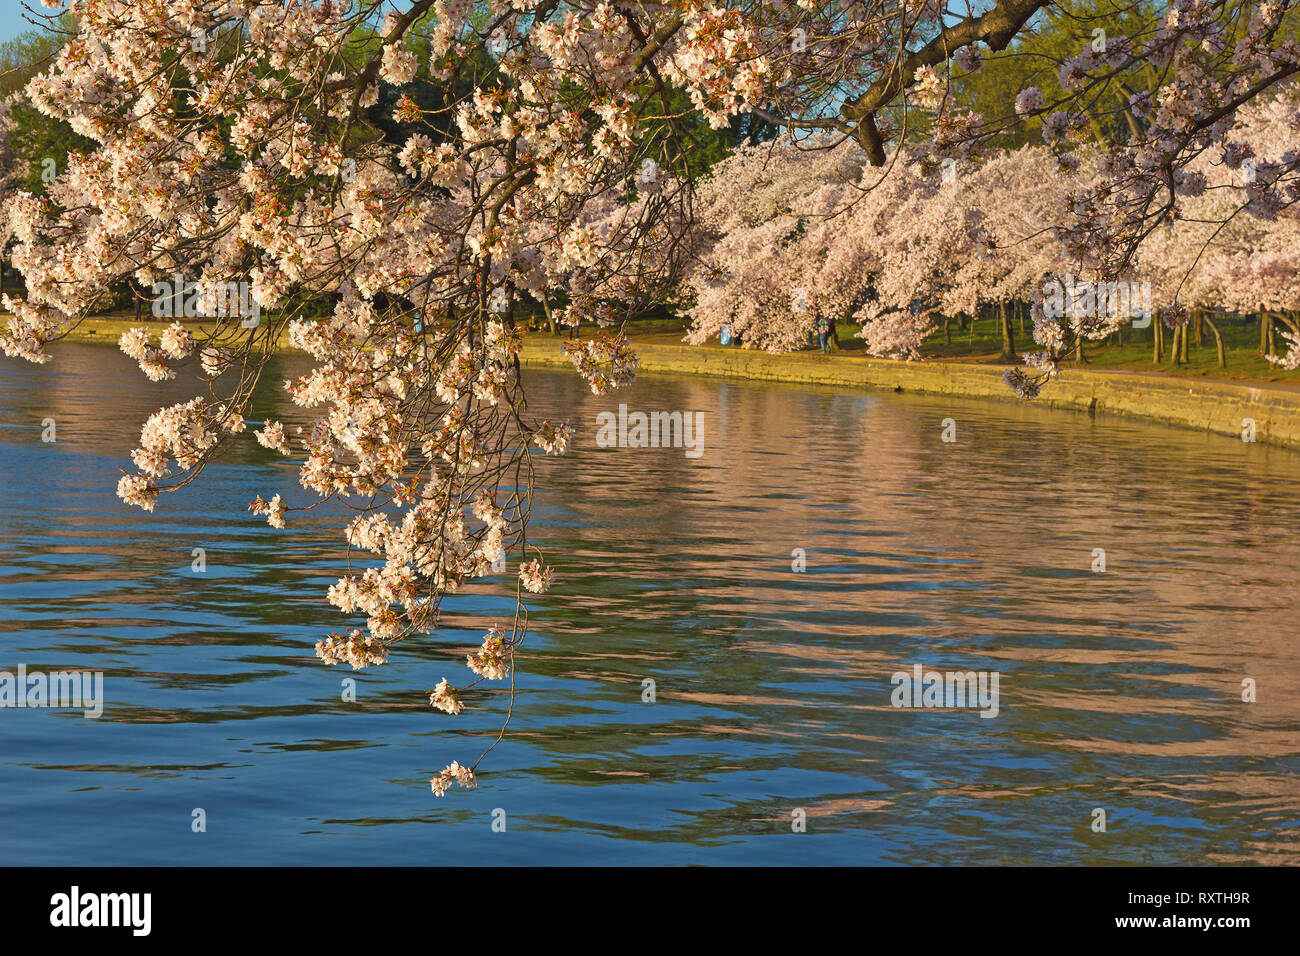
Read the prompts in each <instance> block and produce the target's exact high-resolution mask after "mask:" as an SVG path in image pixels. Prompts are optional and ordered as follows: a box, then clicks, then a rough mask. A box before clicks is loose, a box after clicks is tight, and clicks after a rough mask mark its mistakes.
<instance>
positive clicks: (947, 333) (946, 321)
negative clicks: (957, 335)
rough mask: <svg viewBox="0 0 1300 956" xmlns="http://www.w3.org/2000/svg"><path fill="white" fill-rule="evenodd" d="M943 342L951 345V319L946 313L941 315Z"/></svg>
mask: <svg viewBox="0 0 1300 956" xmlns="http://www.w3.org/2000/svg"><path fill="white" fill-rule="evenodd" d="M943 344H944V345H952V319H951V318H950V317H949V316H946V315H945V316H944V317H943Z"/></svg>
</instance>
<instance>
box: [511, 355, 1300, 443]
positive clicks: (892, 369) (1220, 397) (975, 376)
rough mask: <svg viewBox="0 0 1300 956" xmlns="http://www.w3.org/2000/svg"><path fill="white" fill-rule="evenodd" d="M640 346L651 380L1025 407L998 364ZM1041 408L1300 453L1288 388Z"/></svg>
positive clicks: (1296, 411) (1143, 378)
mask: <svg viewBox="0 0 1300 956" xmlns="http://www.w3.org/2000/svg"><path fill="white" fill-rule="evenodd" d="M633 346H634V348H635V350H636V353H637V355H638V356H639V357H640V359H641V368H642V369H643V370H644V371H647V372H682V373H685V374H690V375H718V376H725V377H729V378H744V379H754V380H760V381H772V382H794V383H799V384H806V385H837V386H847V387H850V388H867V389H887V390H889V391H895V392H919V393H924V394H929V395H961V396H968V397H971V398H992V399H998V400H1002V401H1013V402H1018V401H1021V399H1018V398H1016V396H1015V395H1014V394H1013V393H1012V392H1011V390H1010V389H1008V388H1007V387H1006V385H1004V384H1003V382H1002V371H1003V366H1000V365H999V366H984V365H966V364H959V363H948V364H940V363H937V362H894V361H888V360H884V359H871V358H860V357H858V356H851V355H845V354H843V353H837V354H835V355H833V356H831V357H829V358H828V357H826V356H824V355H822V354H821V353H820V352H810V353H790V354H782V355H769V354H768V353H766V352H759V351H754V350H749V349H737V348H722V347H718V346H714V347H709V346H701V347H696V346H686V345H663V344H656V343H648V342H636V340H633ZM520 358H521V361H522V362H523V363H524V364H525V365H543V366H567V367H570V368H571V367H572V366H571V365H570V363H569V360H568V359H567V358H566V357H565V356H564V353H563V350H562V346H561V343H560V342H559V341H558V340H556V339H551V338H545V337H539V336H534V337H531V338H530V339H528V340H527V342H526V343H525V346H524V349H523V354H522V355H521V357H520ZM1034 401H1035V403H1036V404H1039V405H1047V406H1049V407H1052V408H1072V409H1078V410H1081V411H1086V412H1090V413H1094V414H1098V415H1116V416H1121V417H1127V418H1142V419H1147V420H1150V421H1158V422H1164V423H1166V424H1170V425H1180V426H1184V427H1188V428H1196V429H1201V430H1204V431H1210V432H1215V433H1218V434H1221V435H1233V436H1237V437H1240V436H1241V435H1242V433H1243V429H1245V428H1246V427H1247V425H1246V420H1247V419H1249V420H1251V421H1253V422H1254V423H1255V439H1256V441H1260V442H1266V443H1268V444H1274V445H1289V446H1291V447H1300V392H1298V391H1291V390H1289V389H1285V388H1277V387H1269V386H1267V385H1260V386H1250V385H1238V384H1234V383H1230V382H1215V381H1205V380H1198V379H1185V378H1175V377H1171V376H1157V375H1141V374H1137V373H1129V372H1115V371H1110V372H1094V371H1088V370H1086V369H1080V370H1077V371H1076V370H1074V369H1067V370H1065V371H1063V372H1062V373H1061V376H1060V378H1058V379H1057V380H1056V381H1055V382H1052V383H1051V384H1049V385H1047V386H1046V387H1045V388H1044V389H1043V392H1042V394H1041V395H1040V396H1039V397H1038V398H1037V399H1035V400H1034Z"/></svg>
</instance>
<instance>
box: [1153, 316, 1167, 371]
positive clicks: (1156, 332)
mask: <svg viewBox="0 0 1300 956" xmlns="http://www.w3.org/2000/svg"><path fill="white" fill-rule="evenodd" d="M1164 332H1165V325H1164V322H1162V321H1161V320H1160V319H1156V320H1155V321H1154V322H1152V323H1151V361H1152V362H1154V363H1155V364H1156V365H1159V364H1160V356H1161V354H1162V353H1163V352H1164V341H1163V339H1164V337H1165V336H1164Z"/></svg>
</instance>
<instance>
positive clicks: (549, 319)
mask: <svg viewBox="0 0 1300 956" xmlns="http://www.w3.org/2000/svg"><path fill="white" fill-rule="evenodd" d="M542 311H543V312H545V313H546V325H547V328H549V329H550V330H551V334H552V335H559V334H560V332H559V330H558V329H557V328H556V327H555V316H554V315H552V314H551V303H550V300H548V299H547V298H546V296H542Z"/></svg>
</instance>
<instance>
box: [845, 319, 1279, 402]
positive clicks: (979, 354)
mask: <svg viewBox="0 0 1300 956" xmlns="http://www.w3.org/2000/svg"><path fill="white" fill-rule="evenodd" d="M1157 321H1159V319H1155V320H1153V324H1152V327H1150V328H1145V329H1132V328H1126V329H1125V330H1124V344H1123V346H1120V345H1117V344H1116V343H1115V339H1114V337H1113V336H1112V337H1111V338H1110V339H1109V340H1105V341H1101V342H1085V343H1084V348H1083V355H1084V359H1085V361H1084V363H1083V365H1082V366H1079V365H1078V364H1077V363H1075V362H1074V361H1069V362H1065V363H1063V364H1064V365H1065V366H1066V367H1082V368H1092V369H1098V370H1101V369H1118V370H1123V371H1130V372H1141V373H1144V374H1151V373H1153V372H1159V373H1164V374H1169V375H1176V376H1186V377H1189V378H1212V379H1218V380H1222V381H1258V382H1274V383H1283V384H1293V385H1296V386H1300V371H1294V372H1286V371H1282V370H1281V369H1279V368H1277V366H1275V365H1273V364H1271V363H1270V362H1268V361H1267V360H1266V359H1265V358H1264V357H1263V356H1262V355H1260V353H1259V319H1258V318H1256V317H1253V316H1250V317H1241V318H1237V317H1231V316H1229V317H1224V316H1216V317H1215V324H1216V325H1218V327H1219V332H1220V334H1222V336H1223V347H1224V353H1225V357H1226V358H1227V363H1228V364H1227V368H1219V363H1218V356H1217V353H1216V351H1215V347H1214V333H1213V332H1211V331H1210V330H1209V328H1208V327H1207V328H1206V329H1205V331H1204V335H1203V337H1202V344H1201V345H1200V346H1199V347H1198V346H1197V344H1196V336H1195V334H1194V333H1193V334H1192V335H1191V342H1190V348H1189V349H1188V362H1187V363H1186V364H1185V365H1174V364H1173V362H1172V360H1171V351H1172V349H1171V346H1172V342H1173V332H1171V331H1169V330H1168V329H1166V330H1165V348H1164V355H1163V360H1162V361H1161V362H1160V363H1159V364H1158V365H1157V364H1156V363H1155V362H1153V361H1152V354H1153V348H1152V336H1153V335H1154V322H1157ZM1012 328H1013V330H1014V331H1015V347H1016V352H1017V354H1023V353H1025V352H1033V351H1037V350H1038V348H1039V346H1038V345H1037V344H1036V343H1035V342H1034V340H1033V337H1032V335H1031V333H1030V331H1029V329H1030V325H1029V323H1028V322H1026V331H1024V332H1021V331H1020V326H1019V323H1017V322H1016V321H1015V320H1014V319H1013V320H1012ZM1278 328H1279V329H1281V328H1283V326H1281V325H1279V326H1278ZM838 330H839V336H840V344H841V345H842V346H844V348H845V350H846V351H850V352H851V351H859V350H861V348H862V342H861V340H860V339H857V338H856V335H857V331H858V329H857V326H854V325H841V326H839V327H838ZM950 332H951V334H952V342H951V344H948V343H946V342H945V341H944V334H943V329H942V328H940V329H938V330H937V331H936V332H934V333H933V334H932V335H930V336H929V337H928V338H927V339H926V340H925V343H924V345H923V346H922V350H921V351H922V355H924V357H925V358H927V359H932V360H947V361H955V362H975V363H979V364H988V365H1005V364H1006V360H1005V359H1003V358H1002V357H1001V351H1002V333H1001V331H1000V330H999V327H998V323H997V321H996V320H994V319H991V318H983V319H979V320H977V321H975V322H974V323H972V324H971V326H969V327H968V328H966V329H962V328H960V327H959V326H958V324H957V322H956V321H955V320H954V321H953V323H952V325H951V327H950ZM1277 348H1278V351H1279V352H1283V353H1285V351H1286V343H1285V341H1284V340H1283V339H1282V338H1281V337H1280V336H1279V337H1278V339H1277Z"/></svg>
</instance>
